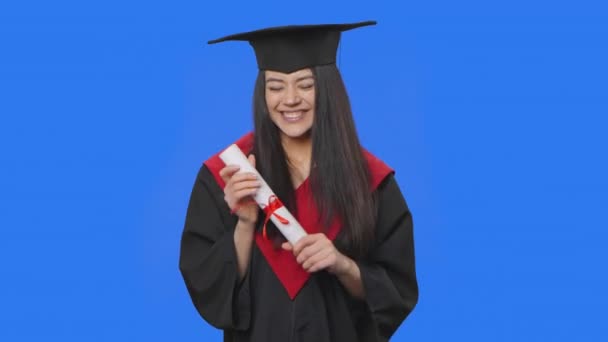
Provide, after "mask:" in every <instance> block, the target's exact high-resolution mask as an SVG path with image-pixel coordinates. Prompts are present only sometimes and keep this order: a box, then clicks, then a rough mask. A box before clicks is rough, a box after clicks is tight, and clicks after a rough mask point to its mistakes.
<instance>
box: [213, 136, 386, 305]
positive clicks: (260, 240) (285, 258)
mask: <svg viewBox="0 0 608 342" xmlns="http://www.w3.org/2000/svg"><path fill="white" fill-rule="evenodd" d="M235 144H236V145H237V146H238V147H239V148H240V149H241V150H242V151H243V153H245V154H246V155H247V154H248V153H249V152H250V151H251V150H252V149H253V133H248V134H246V135H245V136H243V137H242V138H240V139H239V140H237V141H236V142H235ZM363 152H364V155H365V157H366V158H367V162H368V165H369V168H370V174H371V186H372V189H371V191H374V190H375V189H376V188H377V187H378V185H380V183H381V182H382V180H384V178H386V176H388V175H389V174H390V173H392V172H393V170H392V169H391V168H390V167H389V166H387V165H386V164H385V163H384V162H382V161H381V160H380V159H378V158H376V157H375V156H374V155H372V154H371V153H369V152H368V151H366V150H364V151H363ZM220 153H221V151H220V152H218V153H217V154H216V155H214V156H213V157H211V158H209V159H208V160H207V161H205V163H204V164H205V165H206V166H207V168H209V170H210V171H211V173H212V174H213V176H214V177H215V180H216V181H217V183H218V184H219V186H220V187H221V188H222V189H223V188H224V186H225V183H224V181H223V179H222V178H221V177H220V176H219V171H220V170H221V169H222V168H224V166H225V164H224V162H223V161H222V160H221V159H220V158H219V154H220ZM295 201H296V205H297V208H298V212H297V213H295V215H294V217H295V218H296V220H298V222H300V225H302V227H303V228H304V230H306V232H307V233H308V234H315V233H319V232H320V231H321V229H320V227H319V225H318V221H319V219H318V218H319V213H318V210H317V208H316V206H315V204H314V200H313V197H312V193H311V190H310V184H309V182H308V179H306V180H305V181H304V182H303V183H302V184H301V185H300V186H299V187H298V188H297V189H296V190H295ZM292 214H293V213H292ZM341 228H342V227H341V223H340V221H339V220H338V219H335V220H334V221H333V223H332V224H331V225H330V227H329V228H328V229H327V231H326V235H327V238H329V239H330V240H332V241H333V240H334V239H335V238H336V236H338V233H340V229H341ZM255 242H256V245H257V246H258V248H259V249H260V251H261V252H262V254H263V255H264V257H265V258H266V260H267V261H268V264H269V265H270V267H271V268H272V270H273V271H274V273H275V274H276V276H277V278H278V279H279V280H280V281H281V283H282V284H283V287H285V290H286V291H287V293H288V295H289V297H290V298H291V299H294V298H295V297H296V295H297V294H298V292H299V291H300V289H302V287H303V286H304V284H305V283H306V281H307V280H308V278H309V277H310V274H309V273H308V272H306V271H305V270H304V269H303V268H302V266H300V264H298V262H297V261H296V258H295V257H294V255H293V253H292V252H290V251H286V250H283V249H281V248H279V249H276V248H275V247H274V245H273V243H272V241H270V240H267V239H265V238H264V237H263V236H262V233H260V232H256V234H255Z"/></svg>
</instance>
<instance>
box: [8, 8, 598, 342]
mask: <svg viewBox="0 0 608 342" xmlns="http://www.w3.org/2000/svg"><path fill="white" fill-rule="evenodd" d="M367 19H376V20H378V21H379V25H378V26H376V27H368V28H363V29H360V30H356V31H352V32H348V33H346V34H344V36H343V41H342V45H341V48H340V53H339V58H338V59H339V63H338V64H339V68H340V69H341V71H342V72H343V76H344V78H345V82H346V85H347V87H348V91H349V94H350V96H351V100H352V105H353V109H354V114H355V117H356V120H357V128H358V131H359V133H360V136H361V139H362V140H363V142H364V144H365V145H366V146H367V147H368V149H370V150H371V151H372V152H374V153H375V154H377V155H378V156H379V157H381V158H383V159H384V160H385V161H386V162H387V163H388V164H390V165H391V166H393V167H394V168H395V169H396V170H397V179H398V181H399V183H400V185H401V187H402V189H403V192H404V194H405V196H406V199H407V200H408V202H409V205H410V207H411V209H412V212H413V214H414V220H415V238H416V254H417V266H418V276H419V282H420V287H421V297H420V302H419V304H418V306H417V308H416V309H415V311H414V312H413V314H412V315H411V316H410V318H409V319H408V320H407V321H406V322H405V323H404V324H403V325H402V326H401V328H400V329H399V331H398V332H397V333H396V335H395V338H394V340H395V341H465V340H466V341H539V340H540V341H600V340H602V339H608V331H607V330H608V328H607V326H608V325H606V322H607V321H608V320H607V319H608V316H607V314H606V306H607V305H608V297H607V294H606V288H608V274H607V272H606V261H607V260H608V258H607V256H608V255H607V253H606V251H605V250H606V247H605V244H606V242H607V237H608V219H607V218H606V214H607V210H606V209H607V207H608V180H607V179H606V175H607V174H608V167H607V165H608V160H607V152H606V150H607V148H608V141H607V138H606V136H605V135H606V130H607V127H608V125H607V124H608V119H606V115H608V99H607V95H608V83H607V82H608V81H607V80H608V67H607V63H606V61H607V60H608V44H607V42H608V11H607V8H606V6H605V5H602V4H601V1H595V2H593V1H577V2H574V1H499V2H498V1H492V2H490V1H474V0H463V1H433V0H431V1H418V2H412V1H408V2H393V3H388V2H378V3H377V4H372V2H371V1H368V2H354V1H336V2H331V3H330V2H327V1H321V0H319V1H317V0H314V1H312V0H311V1H306V2H282V1H281V2H280V1H255V2H254V1H243V2H241V3H235V2H232V1H225V2H220V1H217V2H216V3H211V2H203V1H183V2H171V3H170V2H165V3H159V2H149V1H131V2H123V1H103V2H102V1H95V2H83V1H53V2H52V1H47V2H42V1H20V2H16V1H15V2H8V1H7V2H3V3H2V4H0V118H1V120H0V149H1V155H0V161H1V168H0V198H1V201H2V203H1V205H0V229H1V235H0V236H1V237H0V266H1V267H0V272H1V273H0V279H1V281H0V341H30V340H46V341H144V340H147V341H219V340H220V338H221V333H220V332H218V331H216V330H215V329H213V328H212V327H210V326H208V325H207V324H206V323H204V321H203V320H202V319H201V318H200V317H199V316H198V314H197V313H196V311H195V310H194V308H193V306H192V304H191V303H190V299H189V297H188V295H187V293H186V289H185V287H184V285H183V282H182V279H181V276H180V274H179V271H178V252H179V239H180V234H181V230H182V227H183V221H184V215H185V210H186V206H187V201H188V197H189V195H190V190H191V187H192V184H193V181H194V177H195V175H196V172H197V170H198V168H199V166H200V164H201V162H202V161H203V160H205V159H206V158H207V157H208V156H210V155H211V154H213V153H214V152H216V151H217V150H218V149H220V148H222V147H224V146H226V145H227V144H228V143H230V142H232V141H233V140H234V139H236V138H238V137H240V136H241V135H242V134H243V133H245V132H246V131H248V130H249V129H251V118H250V107H251V93H252V89H253V83H254V78H255V75H256V72H257V70H256V64H255V60H254V55H253V52H252V50H251V48H250V47H249V46H248V45H247V44H242V43H241V44H239V43H226V44H222V45H216V46H207V45H205V42H206V40H208V39H213V38H216V37H219V36H222V35H224V34H230V33H234V32H239V31H244V30H250V29H257V28H261V27H266V26H274V25H284V24H305V23H327V22H350V21H358V20H367Z"/></svg>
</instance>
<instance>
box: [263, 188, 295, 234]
mask: <svg viewBox="0 0 608 342" xmlns="http://www.w3.org/2000/svg"><path fill="white" fill-rule="evenodd" d="M281 207H283V203H282V202H281V201H280V200H279V198H278V197H277V196H276V195H272V196H270V197H268V205H267V206H266V207H264V213H265V214H266V218H265V219H264V228H263V229H262V236H264V239H267V240H268V236H267V235H266V224H267V223H268V220H270V217H271V216H272V215H274V216H275V217H276V218H277V219H279V222H281V223H282V224H289V221H288V220H287V219H286V218H284V217H282V216H281V215H279V214H277V213H275V211H277V210H278V209H279V208H281Z"/></svg>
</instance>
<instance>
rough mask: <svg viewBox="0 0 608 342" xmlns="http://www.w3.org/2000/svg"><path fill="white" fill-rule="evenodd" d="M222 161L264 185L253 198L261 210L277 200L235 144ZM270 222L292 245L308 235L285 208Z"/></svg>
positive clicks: (272, 217) (227, 150)
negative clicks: (254, 177)
mask: <svg viewBox="0 0 608 342" xmlns="http://www.w3.org/2000/svg"><path fill="white" fill-rule="evenodd" d="M220 159H222V161H223V162H224V164H226V165H238V166H240V167H241V169H240V170H239V171H238V172H237V173H241V172H251V173H254V174H255V175H256V176H257V177H258V180H259V181H260V182H261V183H262V184H261V186H260V188H259V189H258V191H257V193H256V194H255V196H254V197H253V198H254V200H255V201H256V203H257V204H258V205H259V206H260V208H262V209H264V208H266V206H268V205H269V203H270V202H271V201H272V200H273V199H276V198H277V197H276V195H275V194H274V192H273V191H272V189H270V187H269V186H268V184H267V183H266V181H265V180H264V179H263V178H262V176H260V174H259V173H258V171H257V170H256V169H255V168H254V167H253V166H251V164H249V160H247V157H246V156H245V154H243V152H242V151H241V149H240V148H239V147H238V146H236V145H235V144H232V145H230V147H228V148H227V149H226V150H224V151H223V152H222V153H220ZM275 214H276V215H275ZM277 215H278V216H280V217H282V218H284V219H287V221H289V223H287V224H284V223H282V222H281V219H280V218H279V217H277ZM270 220H271V221H272V222H273V223H274V224H275V226H276V227H277V228H278V229H279V231H280V232H281V233H282V234H283V236H285V238H286V239H287V241H289V242H290V243H291V244H292V245H293V244H295V243H296V242H297V241H298V240H299V239H300V238H301V237H303V236H305V235H306V231H305V230H304V228H302V226H301V225H300V223H299V222H298V221H296V219H295V218H294V217H293V215H291V213H290V212H289V210H287V208H285V206H281V207H280V208H278V209H276V210H275V211H274V213H273V214H272V215H271V216H270Z"/></svg>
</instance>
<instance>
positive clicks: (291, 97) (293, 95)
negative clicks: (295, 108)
mask: <svg viewBox="0 0 608 342" xmlns="http://www.w3.org/2000/svg"><path fill="white" fill-rule="evenodd" d="M298 103H300V96H299V95H298V91H297V89H295V87H287V93H286V94H285V104H287V105H296V104H298Z"/></svg>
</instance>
